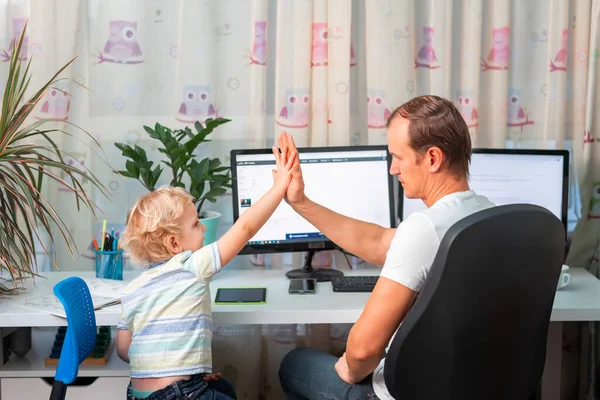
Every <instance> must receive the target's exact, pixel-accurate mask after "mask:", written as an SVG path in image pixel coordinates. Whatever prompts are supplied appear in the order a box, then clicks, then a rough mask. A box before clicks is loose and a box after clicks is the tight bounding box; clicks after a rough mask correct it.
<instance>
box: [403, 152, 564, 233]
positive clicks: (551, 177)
mask: <svg viewBox="0 0 600 400" xmlns="http://www.w3.org/2000/svg"><path fill="white" fill-rule="evenodd" d="M568 171H569V153H568V151H566V150H509V149H473V154H472V156H471V166H470V167H469V172H470V175H471V176H470V178H469V186H470V187H471V189H473V190H474V191H475V192H476V193H477V194H480V195H483V196H486V197H487V198H488V199H489V200H490V201H491V202H493V203H494V204H496V205H504V204H515V203H527V204H535V205H538V206H542V207H545V208H546V209H548V210H549V211H551V212H552V213H553V214H554V215H556V216H557V217H558V218H559V219H561V220H562V222H563V224H564V225H565V227H566V223H567V195H568V192H567V190H568V176H569V172H568ZM399 207H400V209H399V212H398V216H399V217H400V218H401V220H404V219H406V218H407V217H408V216H409V215H410V214H411V213H413V212H415V211H418V210H423V209H425V208H426V207H425V204H424V203H423V202H422V201H421V200H420V199H407V198H406V197H405V196H404V192H403V190H402V186H400V202H399Z"/></svg>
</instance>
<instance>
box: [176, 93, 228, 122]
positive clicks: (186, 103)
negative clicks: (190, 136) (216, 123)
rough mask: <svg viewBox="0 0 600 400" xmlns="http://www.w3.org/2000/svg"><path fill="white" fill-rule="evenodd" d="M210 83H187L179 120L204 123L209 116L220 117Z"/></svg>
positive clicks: (178, 115) (178, 116)
mask: <svg viewBox="0 0 600 400" xmlns="http://www.w3.org/2000/svg"><path fill="white" fill-rule="evenodd" d="M218 117H219V114H218V112H217V109H216V107H215V106H214V104H213V100H212V96H211V87H210V86H209V85H186V86H184V87H183V93H182V98H181V105H180V106H179V112H178V114H177V117H176V118H177V120H178V121H181V122H185V123H186V124H193V123H194V122H196V121H200V122H201V123H204V122H205V121H206V119H208V118H213V119H215V118H218Z"/></svg>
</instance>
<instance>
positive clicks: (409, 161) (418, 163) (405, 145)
mask: <svg viewBox="0 0 600 400" xmlns="http://www.w3.org/2000/svg"><path fill="white" fill-rule="evenodd" d="M409 125H410V122H409V121H408V120H406V119H404V118H401V117H396V118H394V119H392V122H391V123H390V126H389V127H388V150H389V152H390V154H391V155H392V165H391V167H390V174H392V175H397V176H398V180H399V181H400V184H401V185H402V187H403V188H404V194H405V195H406V197H408V198H409V199H415V198H422V197H423V194H424V188H425V185H426V183H427V178H428V176H429V174H428V172H429V169H428V168H427V163H426V160H425V159H424V158H425V157H423V156H420V155H419V154H417V153H416V152H415V151H414V150H413V149H412V148H411V147H410V146H409V136H408V128H409Z"/></svg>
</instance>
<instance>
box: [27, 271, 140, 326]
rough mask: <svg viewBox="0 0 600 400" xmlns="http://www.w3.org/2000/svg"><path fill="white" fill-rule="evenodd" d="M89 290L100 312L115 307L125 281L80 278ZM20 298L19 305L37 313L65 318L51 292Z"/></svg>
mask: <svg viewBox="0 0 600 400" xmlns="http://www.w3.org/2000/svg"><path fill="white" fill-rule="evenodd" d="M82 279H83V280H84V281H85V283H86V284H87V286H88V288H89V289H90V294H91V296H92V303H93V304H94V310H100V309H102V308H105V307H110V306H113V305H117V304H119V303H120V302H121V293H122V291H123V289H124V288H125V286H127V284H129V282H127V281H116V280H112V279H100V278H91V279H88V278H82ZM17 297H20V299H19V300H20V301H19V303H20V304H21V305H23V306H25V307H29V308H35V309H36V310H38V311H45V312H47V313H49V314H53V315H56V316H59V317H63V318H66V317H67V315H66V314H65V309H64V308H63V306H62V303H61V302H60V300H58V297H56V295H55V294H54V292H52V291H45V292H42V293H35V294H33V295H31V294H28V293H25V294H24V295H23V296H17Z"/></svg>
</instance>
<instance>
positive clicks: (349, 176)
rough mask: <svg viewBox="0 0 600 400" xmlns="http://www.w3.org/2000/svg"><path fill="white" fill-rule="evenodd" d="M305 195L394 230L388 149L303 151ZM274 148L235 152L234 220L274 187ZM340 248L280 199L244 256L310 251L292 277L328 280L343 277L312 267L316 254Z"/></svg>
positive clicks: (330, 206) (232, 152)
mask: <svg viewBox="0 0 600 400" xmlns="http://www.w3.org/2000/svg"><path fill="white" fill-rule="evenodd" d="M299 156H300V164H301V167H302V175H303V177H304V182H305V193H306V195H307V196H308V197H309V198H310V199H311V200H313V201H315V202H317V203H319V204H321V205H323V206H325V207H327V208H330V209H332V210H333V211H335V212H337V213H340V214H343V215H346V216H348V217H352V218H356V219H359V220H362V221H367V222H372V223H374V224H378V225H381V226H383V227H386V228H390V227H394V226H395V217H394V214H395V213H394V189H393V177H392V176H391V175H390V174H389V168H390V157H389V153H388V151H387V147H386V146H353V147H310V148H301V149H299ZM274 168H275V156H274V155H273V153H272V150H271V149H252V150H232V151H231V175H232V197H233V217H234V221H237V219H238V218H239V217H240V216H241V215H242V214H243V213H244V212H245V211H246V210H248V208H249V207H251V206H252V204H254V203H255V202H256V201H257V200H259V199H260V197H261V196H262V195H263V194H265V193H266V192H267V190H269V188H271V187H272V186H273V177H272V174H271V170H273V169H274ZM334 248H336V246H335V244H334V243H333V242H332V241H330V240H329V239H328V238H327V237H326V236H325V235H324V234H323V233H322V232H320V231H319V230H318V229H317V228H315V227H314V226H313V225H312V224H311V223H309V222H308V221H307V220H305V219H304V218H303V217H301V216H300V215H299V214H297V213H296V212H295V211H294V210H293V209H292V208H291V207H290V206H289V205H288V204H287V203H286V202H285V201H282V202H281V204H280V205H279V207H277V209H276V210H275V212H274V214H273V215H272V216H271V218H269V220H268V222H267V223H266V224H265V225H264V226H263V227H262V228H261V229H260V230H259V231H258V232H257V233H256V235H255V236H254V237H252V238H251V239H250V241H249V242H248V243H247V245H246V246H245V247H244V249H243V250H242V251H241V254H256V253H276V252H294V251H308V257H307V260H306V263H305V265H304V266H303V267H302V268H301V269H298V270H293V271H289V272H288V273H287V276H288V277H290V278H301V277H302V278H304V277H312V278H316V279H317V280H319V281H327V280H330V279H331V278H332V277H335V276H340V275H343V274H342V272H341V271H338V270H334V269H313V268H312V265H311V261H312V256H313V255H314V252H315V251H319V250H330V249H334Z"/></svg>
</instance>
